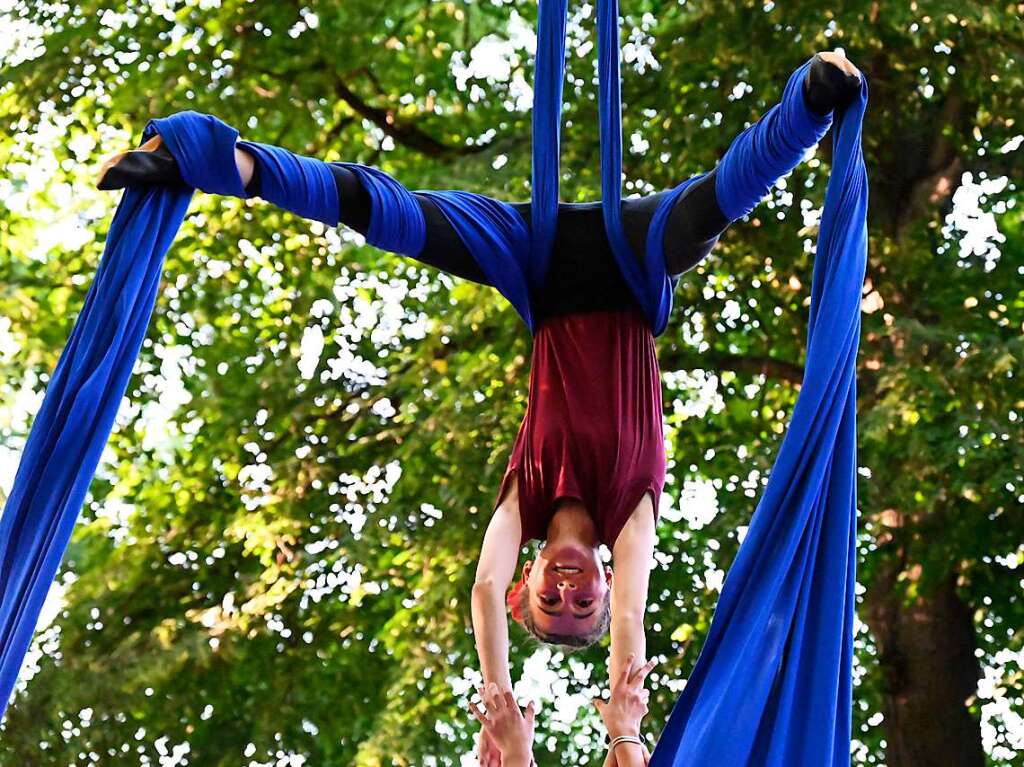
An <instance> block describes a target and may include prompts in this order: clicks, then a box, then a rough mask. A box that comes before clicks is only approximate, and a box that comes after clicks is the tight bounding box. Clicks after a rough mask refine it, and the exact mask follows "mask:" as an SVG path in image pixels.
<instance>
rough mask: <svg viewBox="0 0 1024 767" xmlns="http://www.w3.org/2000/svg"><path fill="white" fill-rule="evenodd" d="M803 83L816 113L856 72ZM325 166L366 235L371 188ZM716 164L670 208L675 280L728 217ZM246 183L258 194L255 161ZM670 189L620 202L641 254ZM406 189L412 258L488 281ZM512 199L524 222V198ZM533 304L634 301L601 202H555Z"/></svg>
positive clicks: (604, 305)
mask: <svg viewBox="0 0 1024 767" xmlns="http://www.w3.org/2000/svg"><path fill="white" fill-rule="evenodd" d="M802 85H803V95H804V98H805V99H806V100H807V104H808V106H809V108H810V109H811V110H812V111H814V112H817V113H818V114H821V115H824V114H827V113H828V112H830V111H832V110H833V109H835V108H836V107H838V106H841V105H843V104H844V103H846V102H847V101H848V100H849V99H850V98H852V97H853V95H854V94H855V93H857V92H859V89H860V85H859V81H858V80H857V79H856V78H855V77H850V76H847V75H846V74H845V73H843V72H842V70H840V69H839V68H838V67H836V66H834V65H832V64H829V63H827V62H826V61H825V60H824V59H822V58H821V57H820V56H815V58H814V61H813V62H812V65H811V67H810V68H809V69H808V72H807V76H806V77H805V78H804V81H803V84H802ZM328 165H329V166H330V169H331V171H332V173H333V174H334V179H335V183H336V184H337V187H338V199H339V207H340V210H339V219H340V221H341V222H342V223H343V224H345V225H346V226H348V227H350V228H352V229H354V230H355V231H357V232H359V233H361V234H363V235H364V236H365V235H366V234H367V232H368V231H369V225H370V210H371V203H370V195H369V193H368V192H367V191H366V189H365V187H364V186H363V184H362V182H360V181H359V177H358V176H357V175H356V174H355V173H354V172H353V171H351V170H349V169H348V168H345V167H343V166H342V165H339V164H335V163H328ZM716 171H717V168H715V169H714V170H712V171H711V172H710V173H708V174H707V175H705V176H704V177H703V178H701V179H700V180H699V181H697V182H695V183H693V184H691V185H690V187H689V188H687V190H686V191H685V192H684V193H683V194H682V195H681V196H680V198H679V199H678V200H677V201H676V203H675V205H674V206H673V208H672V211H671V213H670V214H669V219H668V224H667V226H666V227H665V235H664V243H663V244H664V249H665V259H666V266H667V268H668V273H669V275H670V276H671V277H672V278H673V281H678V279H679V276H680V275H682V274H683V273H684V272H686V271H688V270H689V269H691V268H693V267H694V266H695V265H697V264H698V263H700V262H701V261H702V260H703V259H704V258H705V257H706V256H707V255H708V254H709V253H710V252H711V250H712V248H714V246H715V244H716V243H717V242H718V239H719V237H720V236H721V235H722V233H723V232H724V231H725V229H726V228H727V227H728V225H729V224H730V223H731V222H730V221H728V220H727V219H726V217H725V215H724V214H723V213H722V210H721V208H720V206H719V204H718V198H717V196H716V194H715V174H716ZM246 189H247V191H248V192H250V193H251V194H256V195H258V194H259V166H258V165H257V166H256V172H255V174H254V176H253V178H252V180H251V181H250V183H249V185H248V186H247V187H246ZM670 191H671V190H665V191H662V192H658V193H656V194H651V195H647V196H645V197H635V198H628V199H625V200H623V201H622V220H623V227H624V229H625V233H626V237H627V239H628V240H629V243H630V245H631V246H632V249H633V252H634V253H636V254H637V255H638V257H640V258H642V257H643V254H644V253H645V252H646V241H647V231H648V229H649V228H650V224H651V220H652V219H653V217H654V213H655V210H656V209H657V207H658V205H659V203H660V202H661V200H662V199H663V198H664V196H665V195H666V194H669V193H670ZM412 194H413V196H414V197H415V198H416V200H417V201H418V202H419V205H420V208H421V209H422V211H423V216H424V219H425V221H426V241H425V244H424V247H423V250H422V251H421V252H420V253H419V254H418V255H417V256H416V259H417V260H418V261H421V262H422V263H425V264H429V265H430V266H433V267H436V268H438V269H441V270H442V271H444V272H447V273H448V274H452V275H455V276H457V277H462V278H464V279H467V280H472V281H473V282H478V283H481V284H484V285H488V284H490V283H489V282H488V280H487V277H486V276H485V275H484V273H483V271H482V270H481V269H480V266H479V265H478V264H477V262H476V260H475V259H474V258H473V256H472V255H471V254H470V252H469V250H468V249H467V248H466V246H465V245H464V244H463V242H462V240H461V239H460V238H459V236H458V234H457V232H456V231H455V229H454V228H453V227H452V225H451V224H450V223H449V222H448V220H447V219H446V218H445V217H444V214H443V213H441V211H440V210H439V209H438V208H437V206H436V205H435V204H434V203H433V202H432V201H431V200H429V199H428V198H427V197H425V196H424V195H420V194H417V193H416V192H413V193H412ZM510 204H511V205H512V207H513V208H515V209H516V210H517V211H518V212H519V213H520V215H521V216H522V217H523V219H524V220H525V221H526V223H527V225H529V222H530V203H529V202H518V203H510ZM533 305H534V312H535V318H536V319H537V323H538V325H539V324H540V323H541V322H543V320H544V319H546V318H549V317H554V316H560V315H565V314H574V313H578V312H583V311H592V310H598V309H624V308H638V307H639V304H638V302H637V301H636V299H635V298H634V297H633V294H632V292H631V291H630V289H629V287H628V285H627V284H626V282H625V280H624V279H623V277H622V274H621V272H620V271H619V268H618V265H617V263H616V261H615V256H614V254H613V252H612V249H611V245H610V243H609V242H608V238H607V236H606V234H605V229H604V218H603V213H602V208H601V203H600V202H591V203H562V204H561V205H560V207H559V213H558V224H557V227H556V231H555V242H554V247H553V249H552V254H551V261H550V265H549V267H548V273H547V275H546V277H545V282H544V286H543V288H542V289H541V291H540V294H539V295H537V296H535V297H534V300H533Z"/></svg>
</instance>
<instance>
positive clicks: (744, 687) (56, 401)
mask: <svg viewBox="0 0 1024 767" xmlns="http://www.w3.org/2000/svg"><path fill="white" fill-rule="evenodd" d="M598 11H599V19H598V27H599V31H598V35H599V57H600V62H599V67H598V69H599V75H600V80H601V82H600V85H601V88H600V95H599V99H600V126H601V174H602V192H603V195H604V197H603V211H604V217H605V227H606V231H607V234H608V237H609V241H610V242H611V243H612V248H613V252H614V254H615V258H616V262H617V263H618V265H619V267H620V269H621V271H622V273H623V276H624V278H625V280H626V282H627V284H628V286H629V289H630V290H631V291H632V292H633V294H634V295H635V296H636V297H637V299H638V301H639V302H640V305H641V307H642V308H643V310H644V312H645V315H646V316H647V318H648V321H649V323H650V326H651V330H652V332H653V333H654V334H655V335H658V334H660V333H662V332H663V331H664V329H665V327H666V324H667V321H668V317H669V314H670V311H671V307H672V287H673V283H672V281H671V279H670V276H669V275H668V274H667V272H666V266H665V263H666V262H665V254H664V250H663V248H664V245H663V236H664V230H665V225H666V222H667V220H668V215H669V212H670V211H671V208H672V205H673V204H674V202H675V200H677V199H678V197H679V195H680V194H682V193H683V192H684V191H685V189H686V188H687V187H688V186H689V185H690V184H692V183H693V182H695V181H696V180H698V179H699V178H701V175H698V176H694V177H691V178H689V179H686V180H685V181H683V182H682V183H681V184H679V185H678V186H677V187H676V188H675V189H674V190H673V191H672V193H671V194H669V195H666V196H665V198H664V199H663V200H662V202H661V204H660V206H659V208H658V209H657V211H656V212H655V216H654V219H653V221H652V224H651V228H650V230H649V232H648V236H647V246H646V251H645V252H644V253H643V254H635V253H632V252H631V250H630V247H629V244H628V242H627V241H626V238H625V236H624V234H623V232H622V222H621V217H620V210H619V207H620V203H621V183H622V145H621V140H622V136H621V130H622V128H621V107H620V87H619V75H618V70H619V63H618V56H619V45H618V35H619V15H618V3H617V2H615V1H614V0H601V2H599V4H598ZM539 12H540V15H539V17H538V36H539V40H538V53H537V63H536V72H535V80H536V88H535V104H534V115H533V120H534V146H533V164H532V172H533V178H532V181H533V189H532V192H531V194H532V206H531V216H530V225H529V226H527V224H526V223H525V222H524V220H523V218H522V217H521V216H520V215H519V213H518V212H517V211H516V210H515V209H514V208H513V207H512V206H511V205H509V204H507V203H503V202H500V201H496V200H493V199H491V198H489V197H485V196H483V195H479V194H474V193H472V192H464V191H459V190H442V191H430V190H421V191H419V192H415V193H413V192H410V191H409V190H408V189H406V188H405V187H404V186H403V185H402V184H401V183H399V182H398V181H397V180H395V179H394V178H392V177H391V176H390V175H388V174H387V173H385V172H384V171H381V170H379V169H376V168H372V167H369V166H366V165H362V164H360V163H340V164H341V165H344V166H346V167H348V168H350V169H351V170H353V171H354V172H356V173H357V174H358V176H359V178H360V181H361V182H362V184H363V185H364V186H365V187H366V189H367V191H368V194H369V197H370V204H371V211H370V229H369V233H368V236H367V240H368V241H369V242H370V243H371V244H372V245H375V246H377V247H380V248H383V249H385V250H389V251H392V252H396V253H402V254H405V255H409V256H416V255H417V254H418V253H419V252H420V251H421V250H422V249H423V247H424V244H425V237H426V233H425V222H424V217H423V213H422V210H421V208H420V207H419V203H418V201H417V199H416V197H415V196H414V195H416V194H419V195H421V196H424V197H426V198H427V199H429V200H430V201H432V202H433V203H434V204H435V205H437V206H438V208H439V209H440V210H441V211H442V213H443V214H444V215H445V217H446V218H447V219H448V220H449V221H450V222H451V223H452V225H453V227H454V228H455V230H456V231H457V232H458V233H459V236H460V237H461V239H462V240H463V242H464V243H465V244H466V246H467V248H468V249H469V250H470V252H471V253H472V254H473V256H474V258H475V259H476V260H477V262H478V263H479V264H480V266H481V268H482V270H483V272H484V273H485V274H486V276H487V277H488V280H489V281H490V282H491V283H492V284H493V285H494V286H495V288H496V289H497V290H498V291H499V292H500V293H501V294H502V295H503V296H505V298H507V299H508V301H509V302H510V303H511V304H512V306H513V307H515V309H516V311H517V312H518V313H519V314H520V316H521V317H522V318H523V320H524V322H525V323H526V325H527V327H528V328H529V329H530V331H531V332H533V331H534V323H533V312H532V306H531V301H532V299H533V296H534V295H535V294H536V291H537V290H538V288H539V286H540V285H542V284H543V279H544V276H545V274H546V272H547V264H548V262H549V258H550V251H551V244H552V242H553V238H554V232H555V228H556V226H557V216H558V206H559V202H558V186H559V185H558V181H559V168H558V165H559V160H558V153H559V137H560V124H561V94H562V80H563V79H564V67H565V61H564V58H565V29H566V13H567V1H566V0H541V2H540V7H539ZM809 65H810V60H808V61H807V62H805V63H804V64H803V65H801V67H800V68H798V69H797V70H796V72H794V73H793V75H792V76H791V77H790V79H789V82H788V83H787V86H786V89H785V93H784V96H783V99H782V102H781V103H780V104H779V105H776V106H775V107H773V108H772V109H771V110H769V112H768V114H767V115H766V116H765V118H763V119H762V120H760V121H758V123H756V124H755V125H753V126H751V127H750V128H749V129H747V130H745V131H744V132H743V133H742V134H741V135H740V137H739V138H738V139H737V140H736V141H734V142H733V144H732V145H731V146H730V148H729V150H728V152H727V153H726V155H725V157H723V160H722V163H721V167H720V169H719V172H718V174H717V178H716V194H717V195H718V197H719V202H720V204H721V206H722V210H723V212H724V213H725V214H726V215H727V216H729V218H730V219H734V218H738V217H740V216H742V215H745V214H746V213H748V212H750V210H752V209H753V207H754V206H755V205H756V204H757V202H758V201H759V200H760V199H761V198H762V197H763V195H764V194H765V193H766V192H767V191H768V189H769V187H770V186H771V184H772V183H774V181H775V180H776V179H777V178H778V177H779V176H780V175H782V174H783V173H785V172H787V171H788V170H789V169H791V168H792V167H793V166H795V165H796V164H797V162H799V160H800V158H801V157H802V153H803V152H804V151H805V150H806V148H808V147H810V146H812V145H813V144H814V143H815V142H816V141H817V140H819V139H820V138H821V137H822V136H823V135H824V134H825V132H826V131H827V130H828V127H829V123H830V121H831V117H826V118H821V117H819V116H817V115H814V114H813V113H811V112H810V111H808V109H807V107H806V105H805V104H804V103H803V101H802V99H801V97H800V92H799V82H800V80H801V79H802V77H803V75H804V73H805V72H806V69H807V67H808V66H809ZM866 103H867V85H866V82H864V80H863V79H862V87H861V94H860V99H859V101H856V102H855V103H854V104H852V105H850V107H848V108H847V109H846V110H844V112H843V113H842V114H841V115H840V116H839V118H838V119H837V120H836V122H835V123H834V125H833V129H834V136H833V141H834V149H835V151H834V160H833V167H832V175H831V177H830V179H829V184H828V190H827V193H826V198H825V207H824V210H823V213H822V218H821V226H820V231H819V235H818V242H817V256H816V262H815V268H814V279H813V284H812V291H811V309H810V324H809V327H808V340H807V343H808V350H807V360H806V369H805V374H804V381H803V386H802V388H801V391H800V395H799V398H798V401H797V404H796V407H795V409H794V413H793V418H792V422H791V423H790V425H789V429H788V431H787V434H786V436H785V438H784V440H783V443H782V446H781V448H780V452H779V456H778V458H777V459H776V462H775V466H774V467H773V469H772V473H771V476H770V479H769V482H768V485H767V487H766V489H765V493H764V496H763V498H762V499H761V501H760V503H759V504H758V506H757V510H756V511H755V514H754V517H753V520H752V522H751V525H750V528H749V531H748V533H747V536H746V539H745V540H744V542H743V544H742V546H741V547H740V550H739V553H738V555H737V558H736V562H735V563H734V565H733V567H732V568H731V570H730V572H729V575H728V577H727V579H726V581H725V585H724V588H723V591H722V596H721V600H720V602H719V606H718V609H717V611H716V614H715V618H714V621H713V623H712V625H711V630H710V633H709V636H708V641H707V644H706V646H705V648H704V650H703V652H702V654H701V656H700V658H699V659H698V662H697V666H696V668H695V670H694V672H693V674H692V676H691V678H690V679H689V681H688V682H687V684H686V687H685V688H684V691H683V694H682V696H681V697H680V699H679V701H678V703H677V704H676V706H675V708H674V710H673V712H672V716H671V718H670V720H669V722H668V723H667V725H666V726H665V729H664V732H663V733H662V737H661V740H660V742H659V744H658V747H657V748H656V750H655V753H654V755H653V759H652V764H653V765H654V766H655V767H668V765H672V766H673V767H676V766H682V765H687V766H696V767H704V766H705V765H707V767H718V766H719V765H730V767H732V766H733V765H736V766H740V765H751V767H753V766H755V765H756V767H765V766H769V767H782V766H783V765H785V766H786V767H834V766H836V765H840V764H844V763H847V762H848V760H849V746H850V714H851V681H850V680H851V662H852V660H851V658H852V621H853V586H854V533H855V507H856V498H855V473H854V469H855V464H856V444H855V418H856V410H855V407H856V391H855V380H854V371H855V361H856V355H857V347H858V338H859V331H860V313H859V312H860V289H861V284H862V282H863V277H864V268H865V259H866V250H867V241H866V237H867V235H866V224H865V221H866V209H867V178H866V172H865V169H864V162H863V157H862V155H861V148H860V137H861V133H860V129H861V122H862V120H863V115H864V111H865V107H866ZM156 133H159V134H160V135H161V136H162V137H163V139H164V141H165V143H166V145H167V147H168V149H169V150H170V151H171V153H172V154H173V155H174V158H175V160H176V162H177V163H178V165H179V168H180V170H181V175H182V178H183V180H184V181H185V183H186V186H185V187H182V188H170V187H138V188H129V189H126V190H125V191H124V194H123V196H122V198H121V201H120V203H119V204H118V207H117V210H116V212H115V214H114V217H113V221H112V223H111V226H110V230H109V232H108V234H107V240H106V243H105V246H104V253H103V257H102V259H101V262H100V266H99V269H98V271H97V274H96V277H95V280H94V282H93V284H92V286H91V287H90V290H89V293H88V296H87V298H86V301H85V305H84V307H83V309H82V312H81V314H80V315H79V317H78V319H77V320H76V322H75V326H74V329H73V331H72V333H71V337H70V339H69V341H68V344H67V346H66V348H65V350H64V352H63V354H62V355H61V358H60V361H59V362H58V364H57V367H56V370H55V371H54V374H53V377H52V378H51V380H50V382H49V384H48V386H47V391H46V396H45V398H44V400H43V404H42V407H41V409H40V411H39V413H38V414H37V416H36V419H35V421H34V423H33V426H32V431H31V433H30V435H29V438H28V441H27V444H26V446H25V450H24V453H23V455H22V459H21V463H20V465H19V467H18V472H17V475H16V477H15V481H14V486H13V489H12V493H11V497H10V498H9V500H8V502H7V505H6V507H5V508H4V511H3V515H2V517H0V706H3V707H4V708H6V704H7V701H8V698H9V696H10V693H11V691H12V690H13V687H14V684H15V681H16V679H17V675H18V671H19V669H20V667H21V663H22V661H23V658H24V655H25V652H26V651H27V649H28V646H29V644H30V641H31V637H32V633H33V631H34V628H35V625H36V621H37V619H38V616H39V612H40V610H41V608H42V605H43V602H44V600H45V597H46V593H47V591H48V589H49V585H50V583H51V582H52V580H53V578H54V576H55V575H56V573H57V571H58V568H59V565H60V561H61V558H62V556H63V553H64V551H65V548H66V547H67V544H68V541H69V540H70V536H71V533H72V530H73V528H74V524H75V520H76V518H77V516H78V513H79V511H80V509H81V505H82V503H83V501H84V499H85V495H86V492H87V489H88V486H89V483H90V482H91V480H92V477H93V474H94V472H95V470H96V467H97V465H98V462H99V458H100V454H101V453H102V450H103V447H104V445H105V444H106V441H107V439H108V437H109V433H110V429H111V428H112V425H113V422H114V417H115V414H116V412H117V408H118V405H119V404H120V402H121V400H122V397H123V395H124V392H125V390H126V387H127V383H128V379H129V377H130V375H131V371H132V368H133V365H134V362H135V359H136V356H137V354H138V352H139V348H140V346H141V344H142V340H143V338H144V336H145V332H146V327H147V325H148V322H149V319H150V317H151V315H152V311H153V307H154V304H155V301H156V298H157V292H158V286H159V283H160V275H161V270H162V265H163V258H164V256H165V254H166V252H167V250H168V248H169V247H170V245H171V243H172V241H173V239H174V237H175V234H176V232H177V230H178V228H179V226H180V225H181V223H182V221H183V220H184V217H185V214H186V211H187V209H188V205H189V202H190V200H191V198H192V194H193V192H194V190H196V189H198V190H201V191H205V192H209V193H213V194H226V195H232V196H236V197H243V198H244V197H246V196H247V193H246V191H245V189H244V187H243V184H242V179H241V178H240V176H239V173H238V169H237V167H236V165H235V161H234V149H235V146H236V145H239V146H242V147H243V148H245V149H247V150H249V152H250V153H251V154H252V155H253V156H254V158H255V161H256V162H257V163H258V164H259V170H260V182H261V197H264V198H265V199H267V200H269V201H271V202H274V203H275V204H277V205H279V206H280V207H282V208H285V209H287V210H291V211H294V212H296V213H297V214H298V215H301V216H304V217H306V218H310V219H313V220H317V221H321V222H323V223H325V224H327V225H330V226H334V225H336V224H337V222H338V213H339V212H338V197H337V189H336V187H335V186H334V182H333V177H332V174H331V171H330V169H329V168H328V166H327V164H326V163H323V162H320V161H318V160H314V159H311V158H301V157H298V156H296V155H293V154H292V153H290V152H287V151H286V150H283V149H281V148H279V147H273V146H270V145H266V144H259V143H256V142H248V141H241V140H240V139H239V135H238V132H237V130H235V129H234V128H232V127H231V126H230V125H228V124H226V123H224V122H223V121H221V120H220V119H218V118H216V117H214V116H213V115H204V114H199V113H196V112H188V111H185V112H178V113H175V114H173V115H170V116H168V117H164V118H155V119H153V120H151V121H150V122H149V123H148V124H147V125H146V127H145V129H144V131H143V137H142V140H143V142H145V141H146V140H148V139H149V138H151V137H152V136H153V135H155V134H156ZM2 710H3V709H0V712H2Z"/></svg>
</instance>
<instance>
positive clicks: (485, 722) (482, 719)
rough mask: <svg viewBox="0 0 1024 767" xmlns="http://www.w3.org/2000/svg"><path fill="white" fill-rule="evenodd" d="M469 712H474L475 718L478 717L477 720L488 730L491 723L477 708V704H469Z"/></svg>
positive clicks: (471, 702)
mask: <svg viewBox="0 0 1024 767" xmlns="http://www.w3.org/2000/svg"><path fill="white" fill-rule="evenodd" d="M469 710H470V711H472V712H473V716H474V717H476V720H477V721H478V722H480V724H482V725H483V726H484V728H485V729H486V728H487V726H488V725H489V724H490V722H489V721H488V719H487V716H486V715H485V714H484V713H483V712H482V711H480V709H478V708H477V707H476V704H475V703H474V702H473V701H470V702H469Z"/></svg>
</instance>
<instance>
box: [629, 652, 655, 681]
mask: <svg viewBox="0 0 1024 767" xmlns="http://www.w3.org/2000/svg"><path fill="white" fill-rule="evenodd" d="M656 665H658V661H656V660H655V659H653V658H652V659H651V660H649V661H647V663H645V664H644V665H643V666H641V667H640V668H638V669H637V670H636V673H634V674H633V676H631V677H630V679H629V683H630V684H636V683H637V682H639V683H640V684H643V681H644V679H646V678H647V675H648V674H650V673H651V669H653V668H654V667H655V666H656Z"/></svg>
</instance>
